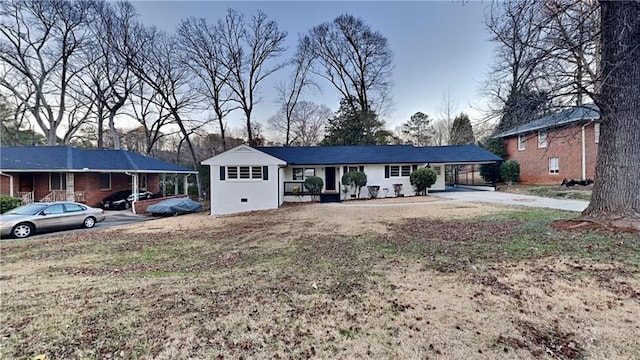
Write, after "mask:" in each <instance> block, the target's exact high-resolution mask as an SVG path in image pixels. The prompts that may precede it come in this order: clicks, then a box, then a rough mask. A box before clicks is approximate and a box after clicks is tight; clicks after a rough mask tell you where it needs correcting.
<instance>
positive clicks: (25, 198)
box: [18, 191, 33, 205]
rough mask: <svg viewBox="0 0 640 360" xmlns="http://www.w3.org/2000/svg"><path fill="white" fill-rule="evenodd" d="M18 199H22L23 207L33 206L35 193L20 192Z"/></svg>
mask: <svg viewBox="0 0 640 360" xmlns="http://www.w3.org/2000/svg"><path fill="white" fill-rule="evenodd" d="M18 197H19V198H21V199H22V205H27V204H31V203H32V202H33V191H19V192H18Z"/></svg>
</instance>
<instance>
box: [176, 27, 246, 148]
mask: <svg viewBox="0 0 640 360" xmlns="http://www.w3.org/2000/svg"><path fill="white" fill-rule="evenodd" d="M177 36H178V39H179V41H178V43H179V44H180V45H181V50H182V51H181V55H182V59H183V62H184V63H185V64H186V65H187V66H188V67H189V68H190V69H191V71H193V72H194V74H196V76H197V79H198V80H199V81H198V86H197V89H198V90H199V91H200V92H201V93H202V94H203V95H204V96H205V98H206V99H207V100H208V101H209V103H210V105H211V107H212V108H213V113H214V114H215V119H216V120H217V122H218V127H219V128H220V137H221V141H222V147H223V149H225V150H226V149H227V143H226V134H225V130H226V124H225V121H224V120H225V117H226V116H227V115H228V114H229V113H230V112H231V111H233V110H235V109H237V108H238V107H232V106H231V104H230V103H231V100H232V97H231V95H232V91H231V88H230V87H229V82H230V77H231V68H230V67H228V66H225V64H224V63H223V62H224V60H225V59H224V56H223V54H224V49H223V47H222V42H221V40H220V39H221V34H220V33H219V28H217V27H216V26H215V25H214V24H209V23H207V20H206V19H204V18H199V19H196V18H190V19H187V20H183V21H182V23H180V25H179V26H178V29H177Z"/></svg>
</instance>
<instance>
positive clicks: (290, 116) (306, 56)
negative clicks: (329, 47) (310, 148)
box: [276, 42, 328, 146]
mask: <svg viewBox="0 0 640 360" xmlns="http://www.w3.org/2000/svg"><path fill="white" fill-rule="evenodd" d="M307 45H308V44H305V43H304V42H299V43H298V50H297V52H296V54H295V56H294V57H293V59H292V60H291V65H293V73H292V75H291V78H290V79H289V81H288V82H281V83H280V84H279V85H278V86H277V88H276V91H277V93H278V98H279V102H280V105H281V107H282V110H283V111H282V115H284V120H285V121H284V124H285V127H284V133H285V141H284V145H285V146H289V145H290V144H291V140H292V139H291V131H292V126H293V123H294V121H296V120H295V119H294V113H295V112H296V110H297V106H298V101H299V100H300V96H301V95H302V92H303V90H305V88H307V87H309V86H314V87H317V84H316V83H315V82H313V80H312V79H311V77H310V76H309V72H310V70H311V65H312V64H313V52H312V49H311V48H309V46H307ZM305 105H306V106H307V109H303V110H302V111H303V112H304V111H305V110H309V103H307V104H305ZM327 118H328V117H327ZM297 120H299V118H298V119H297ZM304 128H305V129H306V128H307V127H306V126H304Z"/></svg>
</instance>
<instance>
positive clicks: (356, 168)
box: [347, 166, 358, 172]
mask: <svg viewBox="0 0 640 360" xmlns="http://www.w3.org/2000/svg"><path fill="white" fill-rule="evenodd" d="M352 171H358V167H357V166H349V167H347V172H352Z"/></svg>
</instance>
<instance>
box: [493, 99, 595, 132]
mask: <svg viewBox="0 0 640 360" xmlns="http://www.w3.org/2000/svg"><path fill="white" fill-rule="evenodd" d="M598 119H600V112H599V109H598V106H596V105H595V104H586V105H582V106H574V107H572V108H569V109H566V110H564V111H560V112H558V113H555V114H553V115H549V116H545V117H543V118H541V119H538V120H534V121H532V122H530V123H527V124H524V125H520V126H517V127H515V128H513V129H510V130H507V131H503V132H501V133H499V134H496V135H495V136H494V137H497V138H500V137H507V136H513V135H516V134H523V133H526V132H530V131H537V130H542V129H548V128H552V127H556V126H561V125H567V124H570V123H573V122H578V121H583V120H598Z"/></svg>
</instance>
